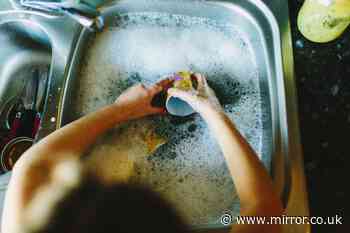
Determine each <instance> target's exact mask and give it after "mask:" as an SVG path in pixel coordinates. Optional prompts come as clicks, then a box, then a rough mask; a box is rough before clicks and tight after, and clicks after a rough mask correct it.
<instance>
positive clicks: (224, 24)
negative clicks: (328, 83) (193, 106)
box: [0, 0, 309, 232]
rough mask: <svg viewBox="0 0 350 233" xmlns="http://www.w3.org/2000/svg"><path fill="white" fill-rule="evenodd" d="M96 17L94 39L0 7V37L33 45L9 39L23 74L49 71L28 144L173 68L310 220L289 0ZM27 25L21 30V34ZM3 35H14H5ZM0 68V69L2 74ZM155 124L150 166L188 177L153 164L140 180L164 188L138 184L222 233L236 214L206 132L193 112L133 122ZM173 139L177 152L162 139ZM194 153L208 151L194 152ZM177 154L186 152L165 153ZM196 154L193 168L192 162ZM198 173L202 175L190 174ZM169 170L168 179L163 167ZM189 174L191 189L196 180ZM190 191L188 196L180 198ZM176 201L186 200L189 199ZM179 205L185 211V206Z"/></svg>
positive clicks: (116, 8) (119, 6)
mask: <svg viewBox="0 0 350 233" xmlns="http://www.w3.org/2000/svg"><path fill="white" fill-rule="evenodd" d="M0 12H1V11H0ZM101 12H102V16H103V18H104V20H105V23H106V26H105V29H104V30H103V31H101V32H93V31H91V30H89V29H87V28H82V27H81V25H79V24H78V23H76V22H74V21H72V20H71V19H69V18H67V17H58V16H51V15H45V14H44V13H42V12H34V11H24V10H21V11H19V10H13V9H10V8H6V9H5V10H4V11H3V12H1V13H0V30H4V31H6V34H8V35H7V36H12V35H13V36H15V37H16V38H19V39H18V40H19V41H21V38H27V39H26V40H25V41H27V42H28V41H32V42H33V43H29V45H28V46H29V47H28V48H27V47H26V46H25V45H26V42H23V43H18V45H17V44H16V43H14V42H13V43H14V44H15V45H13V43H11V46H12V47H13V46H14V47H15V48H17V47H16V46H19V45H21V46H24V47H25V49H24V51H26V50H28V53H32V54H36V55H35V56H36V58H37V61H36V60H35V59H33V61H31V62H30V64H28V67H31V66H32V65H33V64H35V65H39V66H41V65H43V66H48V63H45V62H44V61H43V60H45V61H50V71H49V80H50V82H49V85H48V95H47V97H46V101H45V107H44V110H43V120H42V125H41V128H40V130H39V135H38V138H37V139H38V140H40V139H41V138H43V137H44V136H46V135H48V134H49V133H51V132H53V131H54V130H56V129H57V128H60V127H62V126H63V125H65V124H67V123H69V122H71V121H72V120H74V119H76V118H78V117H79V116H81V115H84V114H86V113H88V112H91V111H93V110H95V109H97V108H98V107H100V106H102V105H104V104H107V103H111V102H112V101H113V100H114V99H115V98H116V97H117V96H118V95H119V94H120V93H121V92H122V91H123V90H124V89H126V88H127V87H128V86H130V85H132V84H133V83H135V82H139V81H143V82H145V83H153V82H155V81H156V80H158V79H159V78H161V77H162V76H164V75H167V74H169V73H172V72H175V71H179V70H189V69H190V70H194V71H198V72H202V73H204V74H206V75H207V77H208V80H209V82H210V84H211V85H212V86H213V88H214V89H215V90H216V92H217V93H218V97H219V99H220V101H221V102H222V104H223V105H224V106H225V110H226V111H227V113H228V114H229V115H230V117H231V118H232V119H233V120H234V121H235V122H236V124H237V126H238V128H239V129H240V130H241V132H242V133H243V134H244V136H245V137H246V138H247V140H248V141H249V142H250V143H251V145H252V146H253V147H254V149H255V150H256V151H257V153H258V154H259V157H260V158H261V160H262V161H263V163H264V164H265V166H266V167H267V169H268V170H269V171H270V174H271V176H272V177H273V180H274V184H275V188H276V190H277V191H278V192H279V194H280V195H281V197H282V199H283V201H284V204H285V206H286V214H288V215H292V216H307V215H308V207H307V199H306V196H307V195H306V188H305V178H304V171H303V162H302V154H301V148H300V142H299V130H298V127H299V125H298V116H297V105H296V90H295V84H294V72H293V54H292V46H291V35H290V29H289V19H288V3H287V1H277V0H271V1H266V3H264V1H254V0H231V1H229V0H227V1H191V0H187V1H186V0H182V1H170V0H159V1H150V0H140V1H131V0H130V1H128V0H125V1H117V2H116V3H114V4H109V5H108V6H105V7H103V8H102V9H101ZM28 23H29V24H30V26H27V27H24V25H27V24H28ZM2 25H4V26H3V27H2ZM9 28H10V29H11V30H10V31H11V32H12V33H7V31H8V30H9ZM12 28H16V30H12ZM25 29H26V30H25ZM0 35H1V34H0ZM1 39H2V37H1V36H0V40H1ZM34 42H35V43H34ZM11 46H9V50H11V48H12V47H11ZM31 46H33V47H31ZM18 48H20V47H18ZM174 48H176V49H174ZM22 50H23V49H22V48H21V51H22ZM0 51H1V49H0ZM13 51H15V50H13ZM1 54H2V53H1ZM189 54H190V55H189ZM44 58H45V59H44ZM40 59H43V60H42V61H43V63H41V62H39V61H41V60H40ZM23 61H26V59H22V60H18V62H17V65H22V66H20V67H24V68H23V70H25V69H26V68H25V67H27V64H23V63H25V62H23ZM1 65H2V64H0V68H1V69H0V74H2V73H3V71H2V70H4V69H5V68H3V67H4V66H1ZM7 67H9V66H8V65H7V66H6V69H9V71H6V72H7V73H6V72H5V73H6V74H9V73H11V72H12V73H11V74H17V73H18V74H20V73H21V69H17V68H13V69H12V68H7ZM6 69H5V70H6ZM22 72H23V71H22ZM10 76H13V75H10ZM15 76H16V77H17V78H16V79H14V78H3V79H4V80H8V81H6V82H5V81H4V82H5V83H6V85H5V86H3V84H2V85H1V88H4V89H3V91H2V92H1V93H0V101H3V100H2V99H7V98H9V96H12V95H13V94H12V93H17V92H18V91H19V90H20V89H21V88H20V87H21V82H22V78H21V75H15ZM94 76H95V77H94ZM96 76H97V77H96ZM2 77H9V75H7V76H6V75H2V76H0V78H2ZM16 80H17V81H16ZM0 82H3V81H2V79H0ZM1 88H0V89H1ZM11 88H14V90H13V91H12V89H11ZM1 90H2V89H1ZM2 93H3V94H2ZM3 96H4V97H3ZM5 102H6V101H5ZM5 102H1V105H3V104H5ZM244 106H246V107H244ZM247 106H249V107H247ZM145 122H146V123H145ZM154 123H156V124H155V125H159V123H161V124H162V126H164V127H163V128H161V130H160V131H161V132H162V133H164V134H165V136H166V137H167V138H168V143H167V144H166V145H164V146H162V147H161V148H160V149H159V150H158V151H157V152H156V153H155V154H154V155H152V156H151V157H149V158H148V161H151V162H152V161H153V162H154V164H158V165H159V164H161V165H160V166H163V165H162V164H168V165H164V166H163V167H162V168H163V169H164V168H167V169H173V168H174V167H176V164H177V162H179V163H181V162H184V163H185V167H186V166H189V169H187V170H186V169H185V170H184V169H183V168H182V170H181V169H180V170H176V169H175V170H176V171H174V172H175V174H179V171H181V172H187V175H188V176H186V177H176V178H179V179H177V181H179V182H180V180H182V182H180V183H179V182H175V180H173V179H172V177H169V176H167V175H166V173H167V170H166V171H165V172H163V173H162V172H161V171H160V170H159V171H157V169H156V168H157V167H153V168H154V169H155V170H156V172H154V174H151V173H147V172H146V173H144V174H146V175H144V177H143V178H145V177H146V178H145V179H143V181H144V182H145V183H147V176H148V177H151V178H152V179H151V180H153V181H154V180H157V179H158V178H162V179H163V181H164V182H163V183H165V182H166V179H165V178H168V181H169V182H168V186H167V187H165V186H157V185H155V183H154V182H148V183H147V185H150V186H152V187H153V188H155V189H156V190H157V191H159V192H161V193H163V194H166V192H164V190H167V189H174V190H176V191H175V192H174V193H173V195H168V196H167V195H165V197H166V198H167V197H168V198H169V200H170V201H173V202H174V204H175V205H176V199H177V198H179V197H180V198H183V199H181V200H182V201H183V202H184V203H187V204H186V205H189V206H191V208H193V209H196V208H197V210H198V209H199V212H196V211H194V212H192V213H195V214H198V213H203V212H206V213H207V214H204V215H200V216H199V217H200V218H198V219H197V220H196V218H195V216H186V218H187V219H188V220H189V223H190V224H191V225H192V227H193V229H199V230H208V231H210V229H219V228H220V229H223V228H224V229H225V227H226V226H223V225H222V224H221V223H220V216H221V215H222V214H224V213H226V212H227V211H229V212H230V213H232V214H233V215H235V214H237V213H238V210H239V202H238V200H237V197H236V195H235V191H234V186H233V184H232V181H231V180H230V179H229V177H228V173H227V168H226V167H225V164H224V163H223V160H222V158H221V159H220V154H219V153H218V148H217V145H216V144H215V141H214V140H213V139H212V138H210V136H208V135H207V133H206V132H207V130H206V128H205V125H204V124H203V123H202V122H201V120H200V119H199V117H198V116H193V117H191V118H189V119H185V120H182V121H179V120H178V119H174V118H166V120H163V121H161V122H160V121H159V118H154V119H150V120H149V121H143V122H142V124H154ZM185 129H186V130H190V131H195V133H194V134H196V135H197V136H193V133H192V134H191V136H190V138H183V137H180V138H177V137H175V136H174V133H172V132H176V133H178V134H180V135H181V133H182V132H184V130H185ZM198 135H200V136H198ZM205 137H206V138H205ZM174 141H176V142H177V144H176V145H175V144H173V143H171V142H174ZM196 143H197V144H196ZM198 145H200V146H198ZM172 146H173V147H172ZM201 146H206V147H205V148H208V150H206V151H203V150H199V151H198V150H197V151H196V150H194V149H193V148H201ZM175 147H176V148H182V149H184V150H181V153H168V152H169V151H171V150H172V151H173V150H174V148H175ZM208 151H209V152H213V154H214V155H215V156H212V159H209V158H210V157H209V156H208V154H206V153H208ZM173 152H174V151H173ZM162 154H170V156H165V157H164V156H162ZM181 154H186V155H188V156H190V155H191V156H192V155H197V157H195V158H192V160H191V159H189V160H187V161H185V160H181ZM213 158H214V159H213ZM160 159H162V160H163V161H160ZM195 159H198V160H197V161H202V162H198V163H197V162H196V161H195ZM180 160H181V161H180ZM200 165H201V166H200ZM166 166H168V167H166ZM203 166H204V169H202V170H201V169H199V168H200V167H201V168H203ZM158 168H159V167H158ZM181 172H180V173H181ZM169 174H174V173H171V172H170V170H169ZM181 174H184V173H181ZM191 175H192V176H191ZM174 177H175V176H174ZM196 177H197V178H198V180H200V181H201V182H199V183H198V182H197V183H196ZM203 177H205V179H204V178H203ZM181 178H182V179H181ZM186 179H187V180H190V181H191V182H189V183H192V187H191V186H189V184H188V183H186ZM141 180H142V179H141ZM138 181H140V179H139V180H138ZM183 183H185V184H186V185H184V184H183ZM220 184H221V185H220ZM184 187H185V188H184ZM157 188H158V189H157ZM191 188H192V189H193V193H195V194H196V195H197V198H196V196H195V195H192V196H191V195H187V196H186V195H184V196H181V194H184V192H187V194H188V190H189V189H190V190H191ZM195 189H197V190H195ZM162 190H163V192H162ZM179 190H180V191H181V192H180V191H179ZM186 190H187V191H186ZM204 190H206V192H205V193H203V191H204ZM201 192H202V194H203V195H200V193H201ZM168 194H169V192H168ZM186 197H189V198H193V199H192V200H193V203H194V204H193V203H192V202H191V200H190V199H186ZM174 200H175V201H174ZM197 204H200V205H197ZM177 208H178V209H179V211H180V212H181V211H182V213H184V212H185V211H184V210H185V209H184V208H183V207H180V206H177ZM201 208H204V211H201V210H200V209H201ZM188 212H191V211H188ZM285 231H286V232H308V231H309V226H303V225H299V226H289V225H288V228H286V229H285Z"/></svg>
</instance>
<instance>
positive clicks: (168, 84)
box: [156, 77, 174, 89]
mask: <svg viewBox="0 0 350 233" xmlns="http://www.w3.org/2000/svg"><path fill="white" fill-rule="evenodd" d="M173 83H174V77H168V78H166V79H163V80H161V81H159V82H158V83H157V84H156V85H159V86H161V87H163V88H164V89H169V88H170V87H171V86H172V84H173Z"/></svg>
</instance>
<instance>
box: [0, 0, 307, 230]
mask: <svg viewBox="0 0 350 233" xmlns="http://www.w3.org/2000/svg"><path fill="white" fill-rule="evenodd" d="M5 1H8V0H5ZM241 1H242V0H237V1H236V2H241ZM246 1H249V2H251V3H253V4H259V5H261V6H262V7H263V8H264V9H265V11H266V12H269V13H268V14H269V15H270V16H272V19H273V21H274V23H273V24H275V26H277V28H276V27H275V28H274V29H273V30H277V32H278V33H277V37H278V40H276V43H278V45H279V46H278V48H277V50H278V51H279V53H278V54H280V56H279V58H280V59H277V60H276V61H275V62H276V63H279V66H280V67H281V68H282V69H281V70H280V75H281V77H282V80H280V82H283V84H284V85H283V90H282V94H283V95H282V100H283V102H284V103H285V105H284V109H282V111H283V112H284V113H285V114H284V115H283V116H284V117H283V118H284V119H283V121H284V122H285V124H286V125H287V126H288V131H287V132H286V133H285V137H286V138H287V139H286V141H287V145H284V146H285V147H287V151H288V152H289V153H288V154H289V157H288V158H287V162H288V167H289V168H290V190H289V191H288V193H289V195H287V196H286V203H287V213H289V214H290V213H291V214H292V215H294V216H301V215H303V216H308V215H309V210H308V206H307V205H308V201H307V192H306V183H305V175H304V170H303V161H302V151H301V143H300V132H299V123H298V115H297V112H298V108H297V94H296V87H295V74H294V70H293V68H294V66H293V65H294V63H293V51H292V46H291V32H290V25H289V18H288V16H289V13H288V2H287V1H278V0H270V1H267V0H266V1H265V3H264V2H263V1H256V2H253V0H246ZM209 2H212V1H209ZM221 2H225V3H229V2H235V1H234V0H232V1H230V0H226V1H221ZM5 6H6V5H5ZM107 8H108V7H107ZM107 8H106V9H107ZM102 9H103V8H102ZM5 14H8V16H9V17H8V18H9V20H13V21H18V20H29V21H33V22H36V23H38V24H40V25H41V26H43V28H44V30H46V32H47V34H48V35H49V38H50V39H52V44H53V51H52V55H53V56H54V57H53V59H52V62H51V71H50V72H51V74H50V78H51V79H52V83H50V90H53V91H52V92H51V94H52V96H51V98H48V100H47V104H48V107H47V109H46V111H45V114H46V115H45V119H44V124H43V126H42V128H41V134H40V135H39V136H38V138H37V140H40V139H41V138H43V137H44V136H46V135H48V134H49V133H51V132H53V131H54V130H56V129H57V128H59V127H61V125H62V124H61V123H62V122H60V121H61V120H62V119H60V111H61V108H62V106H63V100H64V96H65V95H66V93H63V92H64V90H63V89H65V88H64V87H65V85H66V83H67V82H69V80H68V77H70V75H71V74H72V72H73V71H72V66H73V65H74V64H72V63H69V62H68V60H70V59H71V58H72V57H73V56H76V55H77V54H76V53H77V47H75V45H76V44H79V43H78V42H82V41H83V40H84V38H82V34H83V33H87V30H86V29H83V28H82V27H81V26H80V25H78V24H76V23H74V22H72V21H71V20H69V19H67V18H66V17H59V18H56V17H55V21H52V20H51V18H50V17H48V16H47V15H45V14H42V13H39V12H34V11H22V10H20V11H19V10H13V9H6V8H5V10H4V11H1V9H0V22H1V21H2V20H1V18H2V17H3V16H4V15H5ZM269 18H270V19H269V20H271V17H269ZM62 23H65V24H69V25H67V26H68V30H65V29H63V27H61V28H59V27H57V24H62ZM62 33H63V34H64V33H66V35H67V37H68V38H65V39H62V38H60V34H61V35H62ZM275 39H276V38H275ZM64 42H66V43H64ZM62 45H66V47H68V49H66V50H64V51H59V50H58V48H60V46H62ZM58 59H61V61H58ZM52 117H55V121H52ZM282 128H283V127H282ZM278 185H280V184H278ZM296 228H297V229H298V230H300V232H309V231H310V226H303V227H296ZM288 231H290V230H288Z"/></svg>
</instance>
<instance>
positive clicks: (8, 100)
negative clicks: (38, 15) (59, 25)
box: [0, 21, 51, 129]
mask: <svg viewBox="0 0 350 233" xmlns="http://www.w3.org/2000/svg"><path fill="white" fill-rule="evenodd" d="M29 27H30V28H31V31H30V32H29V31H28V30H27V29H28V28H29ZM39 37H42V38H45V33H43V32H42V30H41V29H40V28H39V27H38V26H36V25H35V24H30V23H29V22H25V21H23V22H21V21H13V22H4V23H2V24H0V43H1V45H2V46H1V48H0V54H1V55H0V56H1V58H0V59H1V61H2V63H1V64H0V106H1V108H0V116H1V118H2V119H1V120H2V121H1V128H2V129H6V128H7V129H8V128H9V123H8V120H9V119H8V118H9V117H10V115H11V114H10V113H11V110H13V107H14V105H15V104H16V102H18V99H19V98H21V97H23V96H21V95H22V94H23V93H22V90H23V89H24V86H25V83H26V81H28V80H27V79H28V78H30V77H31V72H32V70H34V69H39V74H38V75H39V77H40V78H41V79H42V80H41V82H40V83H41V84H42V85H40V88H39V92H40V93H38V96H39V97H41V99H40V100H38V105H42V104H43V102H44V99H45V98H44V93H45V86H46V85H45V83H46V79H47V77H48V70H49V69H48V67H49V66H50V61H51V48H50V45H49V44H46V43H44V41H43V40H38V38H39ZM46 41H47V40H46ZM37 107H38V108H40V106H37Z"/></svg>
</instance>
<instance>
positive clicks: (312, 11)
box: [298, 0, 350, 43]
mask: <svg viewBox="0 0 350 233" xmlns="http://www.w3.org/2000/svg"><path fill="white" fill-rule="evenodd" d="M349 24H350V0H305V2H304V5H303V6H302V8H301V9H300V11H299V15H298V28H299V30H300V32H301V33H302V34H303V35H304V36H305V37H306V38H307V39H309V40H311V41H313V42H319V43H324V42H329V41H332V40H334V39H336V38H337V37H339V36H340V35H341V34H342V33H343V32H344V31H345V29H346V28H347V27H348V26H349Z"/></svg>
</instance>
